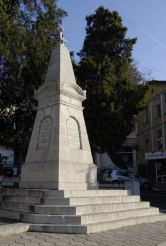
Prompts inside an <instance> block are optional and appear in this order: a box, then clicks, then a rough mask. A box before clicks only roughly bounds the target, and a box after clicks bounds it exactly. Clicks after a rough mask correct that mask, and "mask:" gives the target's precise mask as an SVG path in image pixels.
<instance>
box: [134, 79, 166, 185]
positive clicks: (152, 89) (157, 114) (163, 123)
mask: <svg viewBox="0 0 166 246" xmlns="http://www.w3.org/2000/svg"><path fill="white" fill-rule="evenodd" d="M148 84H149V88H148V91H147V93H146V95H145V109H144V110H143V111H141V112H140V113H139V114H138V118H137V143H138V153H137V168H138V170H140V171H141V172H142V174H144V175H145V176H147V177H149V178H150V179H151V181H152V182H153V183H161V184H163V183H166V81H156V80H153V81H150V82H148Z"/></svg>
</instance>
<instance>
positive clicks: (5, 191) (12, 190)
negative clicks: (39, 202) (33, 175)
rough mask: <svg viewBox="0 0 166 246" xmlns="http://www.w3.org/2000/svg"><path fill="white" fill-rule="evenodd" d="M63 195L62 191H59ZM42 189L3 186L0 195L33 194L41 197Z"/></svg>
mask: <svg viewBox="0 0 166 246" xmlns="http://www.w3.org/2000/svg"><path fill="white" fill-rule="evenodd" d="M59 193H61V194H62V196H63V191H59ZM43 194H44V190H39V189H16V188H3V189H0V195H3V196H28V197H29V196H34V197H42V196H43Z"/></svg>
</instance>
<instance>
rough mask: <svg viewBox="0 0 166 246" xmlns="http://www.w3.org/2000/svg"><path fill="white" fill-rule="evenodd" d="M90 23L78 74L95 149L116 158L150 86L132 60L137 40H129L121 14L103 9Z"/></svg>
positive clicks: (90, 18) (88, 20) (91, 140)
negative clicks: (85, 91) (84, 95)
mask: <svg viewBox="0 0 166 246" xmlns="http://www.w3.org/2000/svg"><path fill="white" fill-rule="evenodd" d="M86 20H87V27H86V37H85V40H84V44H83V48H82V50H81V51H80V53H79V54H78V55H79V56H80V62H79V64H77V65H76V64H75V71H76V76H77V81H78V83H79V84H80V86H81V87H82V88H83V89H85V90H87V100H86V101H85V104H84V106H85V112H84V113H85V119H86V123H87V129H88V133H89V138H90V143H91V146H92V148H93V149H95V150H97V151H101V152H103V151H106V152H108V153H109V154H110V155H111V156H112V157H113V156H114V154H115V153H116V151H118V149H119V147H120V146H121V144H122V143H123V141H124V140H125V138H126V136H127V135H128V134H129V133H130V132H131V130H132V128H133V124H134V121H133V116H134V115H136V114H137V113H138V111H139V110H140V109H142V108H143V106H144V102H143V97H144V94H145V91H146V86H144V84H143V83H142V77H141V74H140V73H139V72H138V71H137V68H136V66H134V65H133V61H132V49H133V45H134V44H135V43H136V39H130V38H126V32H127V28H126V27H124V26H123V24H122V19H121V17H120V16H119V15H118V13H117V12H115V11H114V12H110V11H109V10H107V9H105V8H103V7H99V8H98V9H97V10H96V12H95V14H92V15H90V16H87V18H86Z"/></svg>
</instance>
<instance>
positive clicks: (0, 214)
mask: <svg viewBox="0 0 166 246" xmlns="http://www.w3.org/2000/svg"><path fill="white" fill-rule="evenodd" d="M20 214H21V212H20V211H12V210H7V209H1V210H0V218H7V219H13V220H20Z"/></svg>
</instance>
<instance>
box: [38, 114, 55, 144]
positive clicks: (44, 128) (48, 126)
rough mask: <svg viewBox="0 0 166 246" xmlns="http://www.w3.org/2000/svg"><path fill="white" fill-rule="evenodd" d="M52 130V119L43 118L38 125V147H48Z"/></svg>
mask: <svg viewBox="0 0 166 246" xmlns="http://www.w3.org/2000/svg"><path fill="white" fill-rule="evenodd" d="M51 130H52V119H51V117H45V118H44V119H43V120H42V122H41V125H40V129H39V138H38V147H39V148H44V147H48V145H49V144H50V138H51Z"/></svg>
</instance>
